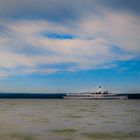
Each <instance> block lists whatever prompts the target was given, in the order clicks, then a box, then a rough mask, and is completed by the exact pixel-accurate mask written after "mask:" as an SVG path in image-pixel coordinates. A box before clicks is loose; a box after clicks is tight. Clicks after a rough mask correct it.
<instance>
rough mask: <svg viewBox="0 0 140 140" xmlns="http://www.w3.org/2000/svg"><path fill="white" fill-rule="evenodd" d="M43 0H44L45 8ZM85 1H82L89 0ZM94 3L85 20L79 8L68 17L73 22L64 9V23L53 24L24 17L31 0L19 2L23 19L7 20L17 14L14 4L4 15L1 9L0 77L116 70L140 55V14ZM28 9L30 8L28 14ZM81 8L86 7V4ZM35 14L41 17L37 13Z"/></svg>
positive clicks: (88, 4) (63, 4)
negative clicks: (115, 9) (112, 68)
mask: <svg viewBox="0 0 140 140" xmlns="http://www.w3.org/2000/svg"><path fill="white" fill-rule="evenodd" d="M6 2H9V1H3V2H2V5H5V6H7V3H6ZM30 2H32V1H30ZM44 2H45V1H42V3H41V5H42V6H43V5H44ZM53 2H54V3H53ZM81 2H82V3H83V2H84V0H81ZM48 3H49V5H52V6H53V7H56V9H55V10H56V11H57V10H58V9H59V8H61V7H63V8H64V7H65V6H66V8H67V7H69V8H70V9H72V8H71V7H72V6H74V5H73V4H72V3H71V2H70V1H68V2H64V1H63V3H62V2H61V4H62V5H61V4H58V5H57V3H58V2H56V1H50V2H48ZM91 3H92V1H90V0H89V1H88V2H87V4H86V5H85V7H86V6H87V8H88V9H89V10H87V11H86V10H82V12H83V13H82V14H81V16H80V14H79V12H78V10H76V8H77V4H76V7H74V11H73V12H72V13H68V14H67V12H66V13H65V14H66V15H67V16H68V15H69V16H68V17H69V19H67V18H65V16H64V15H61V12H62V11H65V10H64V9H63V8H62V11H60V13H58V17H59V19H61V18H62V19H65V22H59V21H56V22H55V21H54V20H53V22H52V20H49V19H45V18H42V17H41V18H40V19H30V18H29V19H25V18H24V16H23V15H22V14H25V15H26V11H24V12H25V13H22V10H23V9H22V8H21V6H23V7H25V5H26V1H25V3H24V4H25V5H24V4H23V5H22V4H19V3H18V2H17V5H18V7H17V9H16V10H17V11H18V10H19V9H18V8H21V13H20V16H21V17H22V18H21V19H14V18H5V16H7V15H6V14H8V15H9V16H11V17H12V16H13V17H14V16H15V15H16V14H15V13H14V12H13V9H14V8H13V7H15V6H17V5H14V4H15V3H13V4H12V5H11V7H10V8H11V9H8V10H7V13H6V12H2V10H3V9H2V10H1V11H0V16H1V17H3V18H1V20H0V77H1V78H3V77H6V76H12V75H17V74H19V75H20V74H33V73H44V74H50V73H56V72H64V71H79V70H91V69H101V68H111V67H117V64H116V62H117V61H128V60H133V59H136V58H137V57H139V56H140V47H139V44H140V33H139V30H140V27H139V25H140V17H139V16H138V14H136V15H134V14H133V13H128V12H126V11H123V12H122V11H121V12H116V11H114V10H109V9H108V7H106V8H105V7H103V5H102V4H103V3H104V2H103V1H102V2H101V3H99V2H97V1H94V4H91ZM68 4H69V6H68ZM35 5H36V4H35ZM97 5H98V8H99V9H100V10H101V9H102V10H101V11H100V12H99V11H98V10H97V9H98V8H95V11H94V10H91V9H92V8H93V7H96V6H97ZM30 6H33V5H30ZM46 6H48V5H47V4H46V5H45V7H46ZM52 6H51V7H50V8H48V9H47V8H46V9H47V11H45V12H46V13H49V12H51V8H52ZM90 6H91V7H92V8H90ZM7 8H8V7H7ZM28 8H29V7H28V6H27V11H28V10H29V9H28ZM30 8H31V7H30ZM78 8H79V9H83V7H82V5H81V4H80V5H79V7H78ZM0 9H1V8H0ZM38 9H41V8H38ZM84 9H86V8H84ZM49 10H50V11H49ZM132 10H133V8H132V9H131V8H130V11H132ZM10 11H12V13H11V14H10ZM56 11H53V12H54V13H55V12H56ZM85 11H86V12H85ZM91 11H92V12H94V14H92V12H91ZM32 12H33V11H32ZM45 12H44V13H45ZM33 13H34V14H35V15H36V13H35V12H33ZM39 13H40V12H39ZM54 13H52V14H54ZM17 14H18V13H17ZM59 14H60V15H61V16H62V17H60V15H59ZM70 14H71V16H70ZM54 15H55V16H57V14H54ZM30 16H32V15H30ZM50 16H51V14H50ZM74 16H75V17H74ZM32 17H33V16H32ZM75 18H76V20H74V19H75ZM62 19H61V20H62ZM65 23H67V24H65ZM46 33H47V34H46Z"/></svg>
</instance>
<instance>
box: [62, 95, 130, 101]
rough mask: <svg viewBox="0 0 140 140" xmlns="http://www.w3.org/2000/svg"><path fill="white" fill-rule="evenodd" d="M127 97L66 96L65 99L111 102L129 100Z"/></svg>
mask: <svg viewBox="0 0 140 140" xmlns="http://www.w3.org/2000/svg"><path fill="white" fill-rule="evenodd" d="M127 98H128V97H127V96H111V97H94V96H90V97H70V96H64V99H87V100H111V99H127Z"/></svg>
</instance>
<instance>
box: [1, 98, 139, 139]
mask: <svg viewBox="0 0 140 140" xmlns="http://www.w3.org/2000/svg"><path fill="white" fill-rule="evenodd" d="M79 139H80V140H104V139H107V140H120V139H122V140H125V139H126V140H129V139H130V140H139V139H140V100H65V99H0V140H79Z"/></svg>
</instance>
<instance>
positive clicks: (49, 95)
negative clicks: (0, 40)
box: [0, 93, 140, 99]
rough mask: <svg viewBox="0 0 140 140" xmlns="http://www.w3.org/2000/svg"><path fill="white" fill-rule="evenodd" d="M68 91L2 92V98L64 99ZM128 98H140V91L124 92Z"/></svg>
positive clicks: (0, 94) (0, 96)
mask: <svg viewBox="0 0 140 140" xmlns="http://www.w3.org/2000/svg"><path fill="white" fill-rule="evenodd" d="M64 95H66V93H0V99H63V96H64ZM117 95H119V96H121V95H122V96H123V95H127V96H128V99H140V93H133V94H132V93H123V94H117Z"/></svg>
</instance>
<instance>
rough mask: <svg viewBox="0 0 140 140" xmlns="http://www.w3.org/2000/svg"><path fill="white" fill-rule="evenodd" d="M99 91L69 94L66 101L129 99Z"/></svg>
mask: <svg viewBox="0 0 140 140" xmlns="http://www.w3.org/2000/svg"><path fill="white" fill-rule="evenodd" d="M100 89H101V86H99V90H98V91H95V92H83V93H67V94H66V95H65V96H64V99H90V100H105V99H128V97H127V95H117V94H113V93H109V92H108V91H101V90H100Z"/></svg>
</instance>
